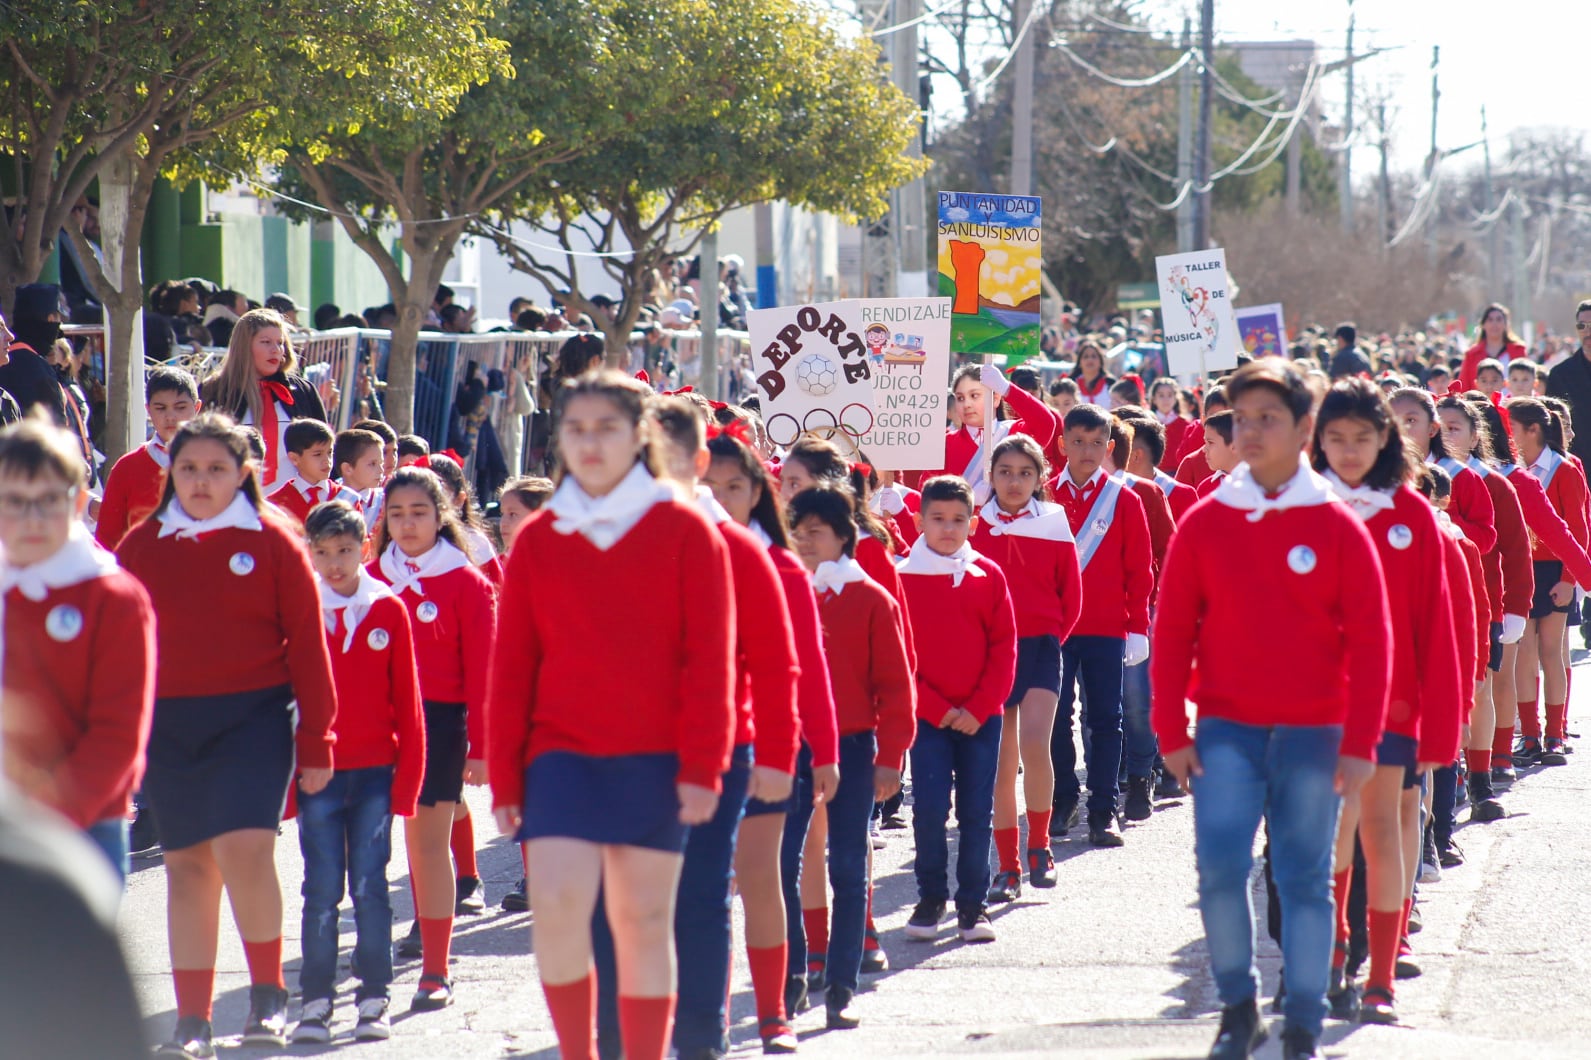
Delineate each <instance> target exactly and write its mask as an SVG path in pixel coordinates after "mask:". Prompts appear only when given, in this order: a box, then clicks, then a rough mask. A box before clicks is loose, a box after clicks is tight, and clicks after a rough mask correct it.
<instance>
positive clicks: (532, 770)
mask: <svg viewBox="0 0 1591 1060" xmlns="http://www.w3.org/2000/svg"><path fill="white" fill-rule="evenodd" d="M678 779H679V757H678V756H677V755H672V754H641V755H614V756H611V757H600V756H596V755H583V754H576V753H575V752H573V751H547V752H545V753H543V754H539V755H537V756H536V757H535V758H534V759H533V760H532V761H531V763H530V764H529V765H528V766H526V767H525V803H524V805H523V806H522V807H521V809H520V814H521V822H520V826H519V831H518V832H517V833H515V835H514V838H515V839H516V840H517V841H519V842H521V843H523V842H525V841H526V840H528V839H550V838H554V837H557V838H564V839H582V840H584V841H586V842H588V843H601V844H603V845H605V846H624V847H645V848H646V849H648V850H664V851H668V852H669V853H673V854H679V853H683V852H684V850H685V837H686V834H687V833H688V832H689V829H688V828H687V827H686V826H685V825H683V824H681V823H680V819H679V793H678V791H676V790H675V784H676V783H677V782H678Z"/></svg>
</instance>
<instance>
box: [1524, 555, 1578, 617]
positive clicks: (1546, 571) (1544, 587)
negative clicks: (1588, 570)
mask: <svg viewBox="0 0 1591 1060" xmlns="http://www.w3.org/2000/svg"><path fill="white" fill-rule="evenodd" d="M1531 565H1532V566H1533V567H1534V568H1535V573H1536V592H1535V595H1534V596H1532V597H1531V599H1530V617H1531V618H1546V617H1547V616H1548V615H1552V614H1558V615H1567V614H1568V613H1569V608H1570V607H1572V606H1573V601H1571V602H1570V603H1567V604H1564V605H1563V606H1562V607H1560V606H1558V605H1557V604H1555V603H1553V602H1552V587H1553V586H1554V585H1557V584H1558V583H1559V582H1561V581H1563V563H1562V562H1561V561H1559V560H1555V559H1538V560H1535V561H1533V562H1532V564H1531Z"/></svg>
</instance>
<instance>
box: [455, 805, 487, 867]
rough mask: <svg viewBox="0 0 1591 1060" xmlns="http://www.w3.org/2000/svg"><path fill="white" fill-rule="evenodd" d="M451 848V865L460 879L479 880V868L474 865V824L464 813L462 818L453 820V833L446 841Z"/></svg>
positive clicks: (467, 814) (467, 813) (466, 813)
mask: <svg viewBox="0 0 1591 1060" xmlns="http://www.w3.org/2000/svg"><path fill="white" fill-rule="evenodd" d="M448 845H450V846H451V847H452V848H453V864H454V865H456V866H457V867H458V876H459V878H460V879H463V878H465V877H470V878H471V879H479V878H480V875H481V870H480V868H479V867H478V866H477V865H476V864H475V822H474V821H473V820H472V819H471V818H470V815H469V812H468V811H466V812H465V814H464V816H463V817H455V818H454V819H453V833H452V835H451V837H450V838H449V839H448Z"/></svg>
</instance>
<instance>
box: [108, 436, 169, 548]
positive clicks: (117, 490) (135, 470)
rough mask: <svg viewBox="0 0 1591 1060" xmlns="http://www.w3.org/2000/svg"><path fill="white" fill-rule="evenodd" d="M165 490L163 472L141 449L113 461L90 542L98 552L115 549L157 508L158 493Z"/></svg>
mask: <svg viewBox="0 0 1591 1060" xmlns="http://www.w3.org/2000/svg"><path fill="white" fill-rule="evenodd" d="M165 488H166V469H165V468H163V467H161V466H160V465H159V464H157V463H155V458H154V457H152V456H150V455H149V450H148V449H146V448H144V447H143V446H141V445H140V446H139V447H138V448H137V449H134V450H133V451H132V452H130V453H128V454H127V455H125V456H123V457H122V458H121V459H120V460H118V461H116V463H115V464H114V465H112V466H111V469H110V475H109V476H108V477H107V478H106V479H105V496H103V497H101V498H100V502H99V521H98V522H97V523H96V524H95V527H94V540H96V541H98V542H99V543H100V546H101V547H102V548H108V549H115V548H116V546H117V545H119V544H121V543H122V538H124V537H126V536H127V531H129V530H131V529H132V528H133V527H135V526H137V525H138V524H139V523H141V522H143V521H144V520H145V519H146V518H148V516H149V513H150V512H152V511H154V510H155V509H156V508H157V507H159V506H160V491H161V490H163V489H165Z"/></svg>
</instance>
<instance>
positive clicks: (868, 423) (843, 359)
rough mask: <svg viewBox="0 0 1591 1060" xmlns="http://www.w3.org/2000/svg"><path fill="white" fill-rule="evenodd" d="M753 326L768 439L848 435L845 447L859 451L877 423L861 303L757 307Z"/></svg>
mask: <svg viewBox="0 0 1591 1060" xmlns="http://www.w3.org/2000/svg"><path fill="white" fill-rule="evenodd" d="M746 330H747V331H748V332H749V333H750V336H751V358H752V371H753V372H754V373H755V374H756V376H757V388H758V390H759V391H760V392H761V394H762V409H763V416H764V422H765V424H766V426H767V431H768V439H769V440H770V441H771V442H773V444H775V445H777V446H780V447H781V448H783V447H788V446H790V445H793V444H795V440H796V439H797V438H799V437H800V436H801V435H802V434H803V433H812V434H817V435H819V436H821V437H825V438H830V439H831V440H834V441H836V442H839V441H840V438H841V437H843V438H844V439H845V441H844V442H843V443H841V444H842V446H843V447H844V448H847V449H855V448H856V444H857V441H858V440H859V439H860V438H862V437H863V436H864V435H866V434H867V433H868V432H869V431H871V430H872V429H873V423H874V415H873V383H872V375H873V370H872V366H871V365H870V364H869V363H868V356H867V344H866V342H864V341H863V339H862V331H863V328H862V324H861V308H860V306H859V304H858V303H856V302H854V301H851V302H821V303H816V304H812V305H799V306H781V307H779V308H777V309H753V310H752V311H751V312H749V313H747V314H746ZM836 435H838V436H840V437H836Z"/></svg>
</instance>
